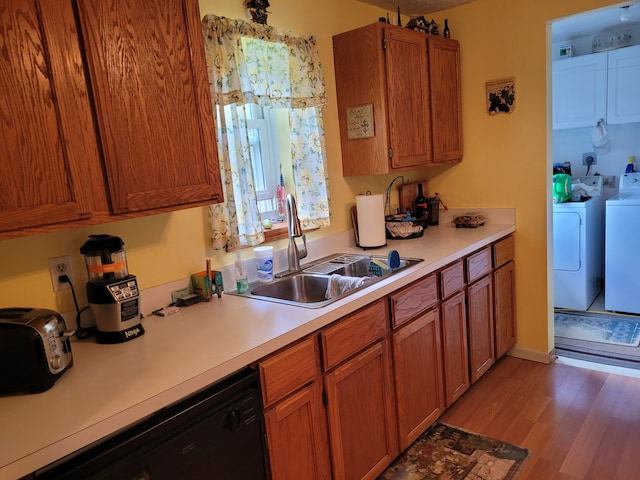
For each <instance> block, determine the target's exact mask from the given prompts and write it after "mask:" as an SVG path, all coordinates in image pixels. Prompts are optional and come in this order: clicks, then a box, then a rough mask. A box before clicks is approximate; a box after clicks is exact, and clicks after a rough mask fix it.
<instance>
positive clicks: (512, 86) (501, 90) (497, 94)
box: [485, 77, 516, 115]
mask: <svg viewBox="0 0 640 480" xmlns="http://www.w3.org/2000/svg"><path fill="white" fill-rule="evenodd" d="M485 87H486V92H487V113H488V114H489V115H499V114H501V113H513V111H514V110H515V109H516V79H515V77H509V78H502V79H500V80H491V81H489V82H487V83H486V84H485Z"/></svg>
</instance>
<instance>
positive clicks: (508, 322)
mask: <svg viewBox="0 0 640 480" xmlns="http://www.w3.org/2000/svg"><path fill="white" fill-rule="evenodd" d="M515 290H516V270H515V263H514V262H513V261H510V262H508V263H507V264H505V265H503V266H501V267H500V268H497V269H496V270H495V271H494V272H493V298H494V319H495V339H496V342H495V345H496V347H495V348H496V358H500V357H502V356H503V355H504V354H505V353H507V352H508V351H509V350H510V349H511V347H513V346H514V345H515V343H516V303H515Z"/></svg>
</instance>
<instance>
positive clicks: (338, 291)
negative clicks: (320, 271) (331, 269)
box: [324, 273, 371, 300]
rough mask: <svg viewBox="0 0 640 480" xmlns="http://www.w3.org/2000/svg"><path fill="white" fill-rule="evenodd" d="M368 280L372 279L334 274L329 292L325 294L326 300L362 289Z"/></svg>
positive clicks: (330, 281)
mask: <svg viewBox="0 0 640 480" xmlns="http://www.w3.org/2000/svg"><path fill="white" fill-rule="evenodd" d="M367 280H371V278H370V277H347V276H345V275H338V274H337V273H334V274H333V275H331V277H330V278H329V283H328V284H327V291H326V292H325V294H324V298H326V299H327V300H329V299H331V298H334V297H337V296H338V295H342V294H343V293H346V292H349V291H351V290H355V289H356V288H360V287H361V286H363V285H364V284H365V282H366V281H367Z"/></svg>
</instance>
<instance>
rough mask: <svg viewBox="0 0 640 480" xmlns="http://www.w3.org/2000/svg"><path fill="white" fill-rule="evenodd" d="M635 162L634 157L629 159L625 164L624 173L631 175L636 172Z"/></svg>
mask: <svg viewBox="0 0 640 480" xmlns="http://www.w3.org/2000/svg"><path fill="white" fill-rule="evenodd" d="M635 161H636V159H635V158H634V157H629V161H628V162H627V168H626V169H625V171H624V173H633V172H635V171H636V167H635Z"/></svg>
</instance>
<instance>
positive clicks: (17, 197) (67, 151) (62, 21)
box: [0, 0, 104, 232]
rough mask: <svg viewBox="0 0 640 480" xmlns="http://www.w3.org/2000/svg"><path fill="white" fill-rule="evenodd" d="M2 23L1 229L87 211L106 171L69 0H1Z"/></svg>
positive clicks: (49, 221)
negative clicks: (91, 181)
mask: <svg viewBox="0 0 640 480" xmlns="http://www.w3.org/2000/svg"><path fill="white" fill-rule="evenodd" d="M0 28H1V29H2V57H3V60H2V63H3V67H2V74H0V232H7V231H12V230H16V229H21V228H26V227H33V226H40V225H49V224H55V223H60V222H66V221H71V220H78V219H82V218H85V217H88V216H90V214H91V213H90V212H91V210H92V207H91V205H90V199H89V197H90V195H91V194H90V190H89V189H90V188H91V187H92V186H91V185H90V184H89V182H87V180H88V179H90V178H92V175H93V174H94V173H95V172H96V171H97V173H98V175H100V176H99V178H101V174H100V167H99V158H98V147H97V143H96V139H95V133H94V131H93V127H92V123H93V120H92V116H91V106H90V103H89V95H88V92H87V88H86V79H85V77H84V73H83V62H82V55H81V51H80V45H79V43H78V37H77V35H76V26H75V21H74V13H73V9H72V7H71V3H70V2H68V1H60V0H46V1H41V2H38V1H25V0H22V1H9V2H3V3H2V7H0ZM87 126H88V129H87V128H86V127H87ZM101 187H102V189H103V191H104V186H103V185H101V184H100V183H99V184H97V185H95V186H93V188H96V189H98V190H99V189H100V188H101Z"/></svg>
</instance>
